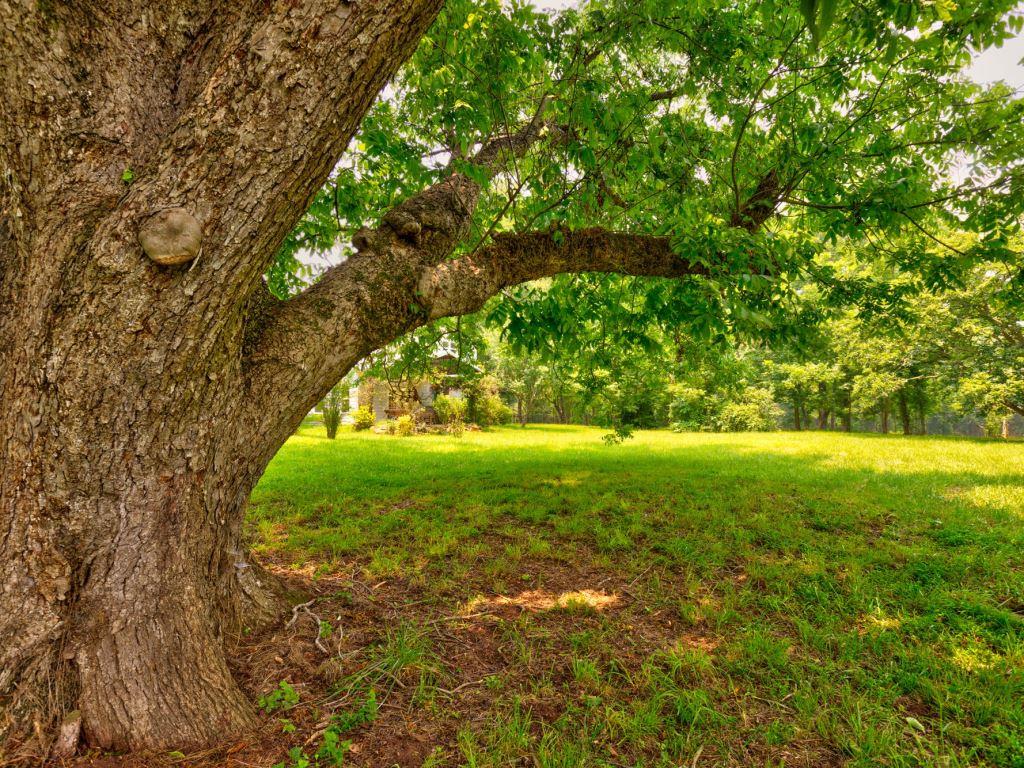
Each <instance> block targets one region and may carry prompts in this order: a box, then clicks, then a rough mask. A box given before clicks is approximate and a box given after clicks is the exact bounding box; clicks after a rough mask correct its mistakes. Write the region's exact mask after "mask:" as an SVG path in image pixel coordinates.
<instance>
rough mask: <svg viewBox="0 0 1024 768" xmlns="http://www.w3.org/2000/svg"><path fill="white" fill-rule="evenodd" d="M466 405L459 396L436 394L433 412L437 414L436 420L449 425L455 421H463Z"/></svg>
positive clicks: (464, 419)
mask: <svg viewBox="0 0 1024 768" xmlns="http://www.w3.org/2000/svg"><path fill="white" fill-rule="evenodd" d="M466 407H467V405H466V401H465V400H464V399H462V398H461V397H452V396H451V395H438V396H437V397H435V398H434V413H436V414H437V420H438V421H439V422H441V423H442V424H448V425H449V426H451V425H452V424H455V423H456V422H458V423H465V421H466Z"/></svg>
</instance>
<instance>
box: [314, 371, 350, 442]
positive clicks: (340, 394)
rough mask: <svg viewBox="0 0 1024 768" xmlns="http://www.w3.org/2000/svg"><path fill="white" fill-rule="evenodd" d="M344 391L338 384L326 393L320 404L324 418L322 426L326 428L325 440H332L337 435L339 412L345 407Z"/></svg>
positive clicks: (339, 420) (339, 421)
mask: <svg viewBox="0 0 1024 768" xmlns="http://www.w3.org/2000/svg"><path fill="white" fill-rule="evenodd" d="M347 394H348V393H347V390H345V389H344V388H343V387H342V386H341V385H340V384H339V385H337V386H335V387H334V388H333V389H331V391H330V392H328V393H327V397H325V398H324V399H323V402H322V403H320V412H321V413H322V414H323V416H324V426H325V427H326V428H327V438H328V439H329V440H333V439H334V438H335V436H336V435H337V434H338V425H339V424H341V412H342V409H343V407H344V405H345V395H347Z"/></svg>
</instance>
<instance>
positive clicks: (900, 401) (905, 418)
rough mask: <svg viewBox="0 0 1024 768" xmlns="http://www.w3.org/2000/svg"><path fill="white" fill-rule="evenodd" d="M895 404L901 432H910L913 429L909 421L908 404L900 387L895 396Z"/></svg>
mask: <svg viewBox="0 0 1024 768" xmlns="http://www.w3.org/2000/svg"><path fill="white" fill-rule="evenodd" d="M896 405H897V407H898V408H899V411H900V423H901V424H902V425H903V434H904V435H909V434H912V433H913V431H914V430H913V428H912V426H911V423H910V406H909V405H908V404H907V395H906V393H904V391H903V390H902V389H901V390H900V392H899V395H898V396H897V400H896Z"/></svg>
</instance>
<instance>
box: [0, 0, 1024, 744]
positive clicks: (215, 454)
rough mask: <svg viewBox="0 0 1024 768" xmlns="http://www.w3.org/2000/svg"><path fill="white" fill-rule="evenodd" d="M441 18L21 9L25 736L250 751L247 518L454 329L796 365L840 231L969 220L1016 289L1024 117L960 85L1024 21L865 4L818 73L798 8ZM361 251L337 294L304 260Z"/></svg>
mask: <svg viewBox="0 0 1024 768" xmlns="http://www.w3.org/2000/svg"><path fill="white" fill-rule="evenodd" d="M441 6H442V2H441V0H375V1H374V2H349V0H294V1H293V2H270V3H259V4H252V5H249V4H241V5H239V4H234V3H215V2H211V1H210V0H163V2H160V3H155V2H131V3H129V2H120V1H119V0H115V1H114V2H113V3H111V2H109V1H108V2H104V3H98V2H93V1H92V0H83V1H82V2H75V3H36V2H32V1H31V0H15V1H14V2H10V3H6V4H4V5H2V6H0V30H2V32H0V36H2V40H0V74H2V77H0V170H2V174H0V200H2V215H0V445H3V446H4V460H3V463H2V465H0V530H2V531H3V532H4V533H3V537H2V539H0V585H2V586H0V590H2V591H0V616H2V618H0V696H2V700H0V708H2V709H3V710H4V711H5V713H7V715H8V717H7V718H6V720H5V722H4V724H3V725H2V726H0V727H3V728H4V729H5V733H4V734H3V736H4V737H5V738H7V739H8V740H12V739H13V740H16V739H17V738H18V737H19V736H21V735H24V734H25V733H27V732H29V731H31V730H33V728H34V727H38V728H39V729H41V730H42V731H44V732H49V731H51V730H52V728H53V725H54V723H55V722H57V721H58V720H59V719H60V718H61V717H62V716H63V715H64V714H66V713H67V712H69V711H70V710H72V709H77V710H78V711H80V713H81V717H82V723H83V729H84V734H85V737H86V739H87V740H88V742H89V743H90V744H93V745H96V746H100V747H107V748H116V749H142V748H174V749H179V748H184V747H195V746H200V745H205V744H210V743H212V742H217V741H220V740H222V739H224V738H227V737H229V736H231V735H233V734H236V733H238V732H240V731H243V730H245V729H247V728H249V727H251V726H252V725H253V724H254V722H255V715H254V710H253V707H252V706H251V704H250V703H249V702H248V701H247V699H246V697H245V696H244V695H243V694H242V692H241V691H240V689H239V687H238V685H237V684H236V683H235V681H234V680H233V679H232V676H231V673H230V671H229V669H228V666H227V663H226V660H225V654H224V645H225V643H226V642H229V641H230V639H231V638H232V637H234V636H236V635H237V634H238V633H239V632H240V631H241V630H242V629H243V628H248V629H251V628H254V627H257V626H260V625H261V624H262V623H264V622H266V621H269V620H271V619H272V618H273V617H274V616H276V615H277V613H278V612H279V610H280V600H279V599H278V598H277V597H276V596H275V594H274V593H273V590H272V589H271V587H272V580H271V579H269V578H268V577H267V575H266V574H263V573H262V572H261V570H260V569H259V568H258V566H257V565H256V564H255V563H253V562H252V560H251V559H250V558H249V557H248V556H247V555H246V553H245V551H244V547H243V545H242V542H241V538H240V534H241V527H242V520H243V513H244V509H245V504H246V501H247V499H248V496H249V492H250V491H251V489H252V487H253V485H254V484H255V482H256V481H257V479H258V478H259V477H260V475H261V473H262V472H263V470H264V468H265V466H266V465H267V462H268V461H269V460H270V459H271V457H272V456H273V455H274V453H275V452H276V451H277V449H278V448H279V447H280V445H281V444H282V443H283V441H284V440H285V439H286V438H287V437H288V435H290V434H291V433H292V432H293V431H294V429H295V428H296V426H297V425H298V424H299V423H300V422H301V419H302V418H303V416H304V415H305V414H306V413H307V412H308V411H309V409H310V408H311V407H312V406H313V405H314V404H316V403H317V402H319V401H320V400H321V399H322V398H323V396H324V395H325V394H326V393H327V392H328V391H329V390H330V388H331V387H332V386H333V385H334V384H335V383H336V382H338V381H339V380H341V379H342V377H343V376H344V375H345V373H346V372H347V371H348V370H349V369H351V367H352V366H353V365H355V363H356V362H357V361H359V360H360V359H362V358H364V357H365V356H366V355H367V354H368V353H370V352H371V351H372V350H374V349H378V348H380V347H381V346H383V345H385V344H387V343H389V342H391V341H393V340H394V339H396V338H398V337H399V336H401V335H402V334H404V333H407V332H409V331H411V330H414V329H416V328H418V327H421V326H423V325H424V324H426V323H427V322H429V321H431V320H435V319H440V318H444V317H454V316H458V315H463V314H466V313H470V312H473V311H476V310H478V309H480V308H481V307H482V306H483V305H484V303H485V302H486V301H487V300H488V299H489V298H490V297H492V296H494V295H496V294H499V293H501V292H502V291H506V290H509V289H511V287H512V286H515V285H517V284H519V283H523V282H525V281H530V280H535V279H538V278H546V277H553V280H552V281H551V283H550V292H551V296H552V299H551V301H550V302H547V303H546V302H544V301H541V302H539V303H538V304H537V306H540V307H544V306H547V307H549V308H555V307H560V308H562V309H563V310H565V311H564V312H562V314H559V313H558V312H553V313H551V314H549V315H548V318H547V321H546V322H544V323H541V325H544V326H545V327H546V328H547V329H548V330H550V331H553V332H554V333H558V331H559V327H560V324H561V320H562V319H564V318H565V316H566V314H568V315H579V316H581V317H582V316H585V315H587V314H588V313H594V312H600V311H601V308H602V306H603V305H604V304H605V303H606V302H605V301H604V299H605V297H606V296H607V295H608V294H609V292H616V293H617V294H618V295H619V296H620V297H626V296H629V297H631V298H630V299H629V301H628V302H626V301H625V298H623V299H622V301H620V306H623V307H625V306H627V305H628V307H629V308H630V309H631V311H636V312H641V311H642V312H646V313H648V314H650V315H652V316H658V317H660V318H662V319H663V320H665V321H671V320H675V321H679V322H685V323H687V324H688V325H690V326H692V327H693V328H694V329H696V331H697V332H699V333H701V334H703V335H704V336H705V337H713V336H715V335H718V334H721V333H723V332H725V331H726V330H728V329H729V328H733V327H741V326H745V327H749V328H752V329H753V328H757V329H760V330H761V331H762V332H764V333H770V332H771V331H772V327H773V323H774V322H775V321H776V319H778V318H780V317H782V316H783V315H785V313H786V311H787V309H788V306H789V304H788V302H789V301H790V298H791V295H792V294H791V291H790V290H789V286H791V285H792V284H793V281H792V278H793V277H794V276H795V275H797V274H800V273H802V271H803V270H804V269H805V268H806V267H807V265H808V264H809V263H810V258H811V257H812V256H813V253H814V251H815V250H816V248H817V247H818V244H819V240H818V237H817V233H821V232H824V233H826V237H828V238H842V237H863V236H864V233H868V234H871V233H875V234H876V235H877V234H878V233H879V232H881V231H883V230H885V231H895V230H897V229H901V230H905V231H907V232H910V234H911V235H914V234H915V233H918V236H919V237H920V238H922V239H924V238H926V237H933V235H932V228H933V225H934V223H935V221H936V220H942V221H946V222H948V223H950V224H955V226H958V227H961V228H963V229H968V230H972V231H977V232H983V233H985V235H984V237H980V238H979V239H978V243H977V245H976V246H975V247H974V249H973V251H972V252H971V254H969V255H968V256H969V258H974V257H975V256H978V257H979V258H980V256H981V255H984V256H985V257H986V258H989V259H995V260H999V259H1004V260H1006V259H1009V258H1011V257H1010V256H1009V255H1008V252H1007V249H1006V247H1005V232H1006V231H1007V228H1008V227H1009V226H1011V225H1010V223H1009V222H1011V221H1012V220H1014V217H1016V216H1017V215H1018V214H1019V209H1018V207H1019V205H1020V199H1021V195H1019V194H1016V193H1015V192H1016V191H1017V186H1016V185H1018V184H1019V176H1018V174H1017V172H1016V170H1015V167H1014V166H1013V163H1014V162H1015V160H1016V158H1018V157H1019V155H1020V152H1019V147H1020V140H1019V139H1020V132H1021V128H1020V125H1021V120H1020V119H1019V118H1020V104H1019V102H1017V101H1014V99H1013V98H1012V96H1011V94H1010V93H1009V92H1008V91H1007V90H1006V89H1005V88H1003V89H1000V88H998V87H997V88H995V89H993V90H991V91H986V90H985V89H982V88H980V87H979V86H976V85H974V84H972V83H970V82H969V81H967V80H966V79H964V78H963V77H962V76H960V75H959V74H958V69H959V67H960V66H961V65H962V64H963V63H964V62H965V61H966V57H967V55H968V54H967V51H968V46H974V47H976V48H984V47H986V46H989V45H992V44H995V43H998V42H1000V41H1001V40H1003V39H1005V38H1006V37H1007V36H1008V35H1009V34H1010V30H1011V27H1019V24H1018V22H1017V21H1016V20H1015V19H1011V18H1005V17H1004V14H1005V13H1006V12H1007V11H1008V10H1009V9H1010V7H1011V6H1012V3H1011V2H1010V0H987V1H986V2H980V3H970V4H968V3H964V4H962V7H960V8H957V9H952V10H950V9H949V7H948V5H947V4H931V3H901V4H898V5H892V6H890V5H888V4H873V3H870V4H860V5H858V6H857V7H856V8H854V9H851V12H850V14H848V17H846V18H844V23H843V25H841V26H833V27H832V28H831V29H830V31H829V33H828V35H827V36H826V38H825V39H822V40H820V41H816V40H812V39H811V38H810V37H809V36H808V35H807V33H806V30H805V24H804V21H803V17H802V16H801V15H800V13H799V11H798V10H797V8H796V3H793V4H792V5H790V4H786V3H755V2H741V3H731V4H728V5H722V6H720V5H719V4H715V3H697V4H694V3H692V2H689V0H687V1H686V2H683V1H682V0H678V2H664V1H663V0H640V2H630V3H620V2H611V1H609V2H600V3H597V2H595V3H594V4H593V6H592V7H589V8H588V10H586V11H582V12H575V11H572V12H566V13H565V14H562V15H561V16H558V17H555V18H552V17H549V16H547V15H545V14H542V13H539V12H536V11H534V10H533V9H532V8H530V7H529V6H515V5H513V6H504V5H503V4H501V3H499V2H498V0H481V1H480V2H478V3H470V2H468V1H467V0H450V2H448V3H447V4H446V5H445V8H444V12H443V13H441V14H440V16H439V13H440V11H441ZM890 8H891V9H893V10H890ZM816 28H817V27H816ZM428 29H429V30H430V31H429V33H428ZM911 32H913V33H912V34H911ZM389 81H390V82H392V83H393V87H392V88H391V89H389V91H388V92H387V94H385V96H384V97H383V98H378V96H379V95H380V94H381V93H382V90H383V89H384V87H385V84H387V83H388V82H389ZM371 107H372V109H371ZM357 133H358V139H357V141H356V142H355V143H352V140H353V138H356V136H357ZM346 148H350V149H349V151H348V152H346ZM967 150H969V152H970V155H971V157H972V159H973V161H974V163H975V165H976V167H977V168H981V169H984V171H985V172H984V173H981V174H979V175H978V176H977V178H971V179H970V180H969V181H968V182H966V183H963V184H959V183H956V182H954V181H952V180H951V177H950V176H949V175H948V174H946V173H945V169H946V168H948V167H949V165H950V163H951V162H952V161H953V159H954V158H956V157H959V156H960V153H962V152H965V151H967ZM979 178H980V180H978V179H979ZM780 211H785V212H786V213H787V215H786V216H785V217H779V216H778V214H779V212H780ZM347 238H350V239H351V245H348V244H347V243H346V239H347ZM331 249H337V252H338V254H339V255H340V259H336V261H338V263H336V264H335V265H334V266H332V267H331V268H330V269H328V270H326V271H325V272H324V273H323V274H321V275H319V276H318V279H317V280H316V282H315V284H313V285H311V286H306V285H305V281H304V280H303V279H302V277H303V275H302V274H301V273H302V270H301V269H298V268H297V267H298V265H299V264H300V259H299V253H300V252H301V251H306V252H325V251H328V250H331ZM576 273H586V276H584V277H581V278H579V279H575V278H568V277H564V276H565V275H568V274H576ZM559 275H561V276H562V277H555V276H559ZM622 276H637V277H643V278H651V279H652V281H650V282H648V281H640V282H632V281H631V279H630V278H624V277H622ZM509 300H510V301H513V302H514V301H515V300H516V297H515V296H514V295H513V293H512V292H510V293H509ZM530 304H531V302H528V301H527V302H524V303H523V304H522V306H520V307H519V308H517V309H515V310H514V311H510V312H509V313H508V317H509V318H510V323H511V322H512V321H514V320H517V319H523V318H527V316H528V315H530V310H531V306H530ZM566 308H567V309H566ZM610 316H611V317H614V313H612V315H610ZM532 317H533V318H534V319H536V316H535V315H534V316H532ZM520 325H522V324H521V323H520Z"/></svg>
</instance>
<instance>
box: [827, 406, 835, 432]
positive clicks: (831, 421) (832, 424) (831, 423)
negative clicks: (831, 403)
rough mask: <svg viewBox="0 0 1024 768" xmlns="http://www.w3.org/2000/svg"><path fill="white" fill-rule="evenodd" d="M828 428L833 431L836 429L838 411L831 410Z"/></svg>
mask: <svg viewBox="0 0 1024 768" xmlns="http://www.w3.org/2000/svg"><path fill="white" fill-rule="evenodd" d="M828 428H829V430H831V431H832V432H835V431H836V412H835V411H831V412H830V413H829V415H828Z"/></svg>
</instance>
